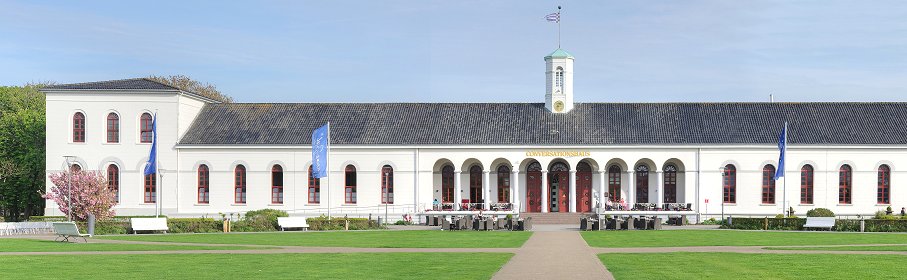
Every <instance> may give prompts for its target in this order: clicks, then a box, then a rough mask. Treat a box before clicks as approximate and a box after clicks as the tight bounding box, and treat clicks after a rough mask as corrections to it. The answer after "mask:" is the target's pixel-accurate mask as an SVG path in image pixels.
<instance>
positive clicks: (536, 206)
mask: <svg viewBox="0 0 907 280" xmlns="http://www.w3.org/2000/svg"><path fill="white" fill-rule="evenodd" d="M526 212H542V165H541V164H539V163H538V162H534V163H532V164H529V167H527V169H526Z"/></svg>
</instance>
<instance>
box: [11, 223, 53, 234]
mask: <svg viewBox="0 0 907 280" xmlns="http://www.w3.org/2000/svg"><path fill="white" fill-rule="evenodd" d="M53 232H54V227H53V223H51V222H17V223H12V222H11V223H0V236H2V235H20V234H43V233H53Z"/></svg>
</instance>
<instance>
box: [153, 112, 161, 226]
mask: <svg viewBox="0 0 907 280" xmlns="http://www.w3.org/2000/svg"><path fill="white" fill-rule="evenodd" d="M151 124H152V128H151V129H152V130H153V131H152V132H151V133H152V134H151V137H152V138H151V142H152V143H151V145H153V148H154V176H155V177H157V178H156V179H155V186H154V194H155V196H156V197H155V198H154V206H155V209H154V210H155V212H156V213H155V214H154V216H155V217H156V218H160V216H161V212H164V209H163V208H164V207H163V204H161V198H162V196H161V188H160V185H161V184H163V183H164V182H162V181H161V179H162V178H163V176H161V172H160V166H161V165H160V164H158V157H157V154H158V150H157V110H154V119H153V120H151ZM158 209H160V210H158Z"/></svg>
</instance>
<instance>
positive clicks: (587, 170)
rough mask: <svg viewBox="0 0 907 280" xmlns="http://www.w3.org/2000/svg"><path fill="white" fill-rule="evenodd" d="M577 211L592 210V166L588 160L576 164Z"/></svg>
mask: <svg viewBox="0 0 907 280" xmlns="http://www.w3.org/2000/svg"><path fill="white" fill-rule="evenodd" d="M576 195H577V196H578V197H577V199H576V200H577V202H578V203H577V204H576V212H580V213H585V212H592V167H591V166H589V164H588V163H586V162H580V163H579V164H578V165H577V166H576Z"/></svg>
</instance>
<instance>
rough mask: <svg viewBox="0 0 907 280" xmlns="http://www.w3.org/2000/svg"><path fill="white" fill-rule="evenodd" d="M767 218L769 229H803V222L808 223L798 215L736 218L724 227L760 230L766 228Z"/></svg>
mask: <svg viewBox="0 0 907 280" xmlns="http://www.w3.org/2000/svg"><path fill="white" fill-rule="evenodd" d="M766 220H768V227H767V228H768V229H769V230H803V224H805V223H806V219H800V218H797V217H789V218H734V219H733V220H732V224H730V225H725V226H724V227H723V228H730V229H749V230H759V229H765V228H766V224H765V222H766Z"/></svg>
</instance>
